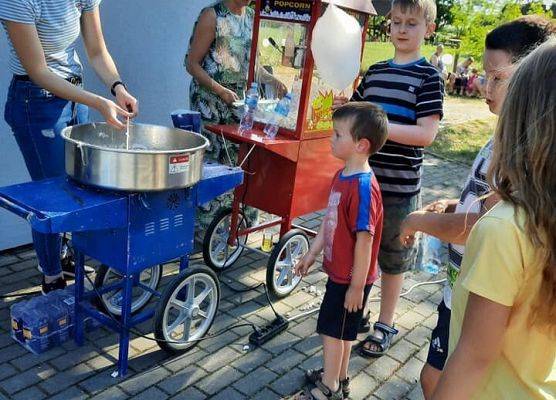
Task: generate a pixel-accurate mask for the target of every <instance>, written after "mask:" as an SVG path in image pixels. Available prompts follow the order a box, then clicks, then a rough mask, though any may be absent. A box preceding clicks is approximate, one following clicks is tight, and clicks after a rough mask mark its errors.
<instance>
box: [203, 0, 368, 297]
mask: <svg viewBox="0 0 556 400" xmlns="http://www.w3.org/2000/svg"><path fill="white" fill-rule="evenodd" d="M331 3H333V4H334V5H336V6H338V7H340V8H341V9H342V10H343V11H345V12H347V13H348V14H350V15H352V16H353V17H355V18H356V19H357V21H358V22H359V24H360V26H361V40H362V49H363V48H364V44H365V35H366V31H367V24H368V19H369V16H370V15H375V14H376V12H375V10H374V7H373V5H372V2H371V1H370V0H335V1H332V0H257V1H256V5H255V19H254V27H253V40H252V47H251V58H250V59H251V62H250V66H249V77H248V82H249V85H250V84H251V82H257V83H258V90H259V93H260V99H259V101H258V106H257V110H256V112H255V123H254V125H253V128H252V129H250V130H247V131H245V130H240V129H239V126H238V125H207V126H206V127H205V128H206V129H208V130H209V131H211V132H213V133H215V134H216V135H218V136H221V137H223V138H224V140H225V141H230V142H234V143H239V144H240V150H239V155H238V163H240V164H241V166H242V168H243V169H244V171H245V175H244V177H245V178H244V182H243V184H242V185H241V186H238V187H237V188H236V190H235V192H234V201H233V205H232V208H231V209H229V208H228V209H222V210H220V212H219V213H218V214H217V215H216V217H215V218H214V220H213V221H212V223H211V224H210V226H209V228H208V229H207V232H206V233H205V238H204V243H203V255H204V259H205V262H206V264H207V265H209V266H210V267H211V268H213V269H215V270H222V269H224V268H226V267H229V266H230V265H232V264H233V263H234V262H235V261H236V260H237V259H238V258H239V257H240V255H241V253H242V251H243V250H244V249H245V248H250V249H252V250H254V251H257V252H260V250H258V249H255V248H252V247H248V246H247V244H246V243H247V236H248V235H249V234H250V233H254V232H257V231H263V230H267V229H269V228H272V227H277V226H280V240H279V242H278V243H277V244H276V245H274V247H273V249H272V251H271V252H270V253H269V261H268V264H267V279H266V280H267V287H268V289H269V291H270V293H272V294H273V295H274V296H275V297H278V298H281V297H285V296H287V295H288V294H289V293H291V291H292V290H294V289H295V287H296V286H297V285H298V284H299V282H300V278H299V277H297V276H295V275H294V272H293V271H294V266H295V264H296V262H297V261H298V260H299V259H300V258H301V257H302V256H303V255H304V254H305V253H306V252H307V251H308V249H309V236H311V235H315V232H314V231H312V230H310V229H307V228H304V227H302V226H296V225H293V224H292V222H293V220H294V219H295V218H297V217H299V216H302V215H306V214H309V213H312V212H315V211H318V210H321V209H323V208H325V207H326V205H327V201H328V194H329V190H330V184H331V180H332V177H333V176H334V173H335V172H336V171H337V170H338V169H340V168H341V167H342V163H341V162H340V160H338V159H336V158H334V157H333V156H332V154H331V151H330V136H331V135H332V103H333V98H334V95H335V94H338V91H337V90H335V89H333V88H332V87H330V86H329V85H327V83H326V82H324V81H323V80H322V79H321V77H320V76H319V71H318V69H317V68H316V67H315V62H314V59H313V56H312V54H311V51H310V48H311V38H312V33H313V28H314V27H315V24H316V23H317V20H318V19H319V17H320V16H321V15H322V14H323V13H324V12H325V10H326V8H327V7H330V4H331ZM362 53H363V52H361V56H362ZM261 69H264V71H262V70H261ZM268 74H271V75H272V76H273V77H274V78H276V79H277V80H279V81H280V82H281V83H283V85H285V87H287V88H288V92H289V94H290V96H291V103H290V107H289V112H288V114H287V116H285V117H283V118H281V119H279V120H278V121H277V122H278V124H279V129H278V132H277V135H276V136H275V137H273V138H271V137H269V136H268V135H267V134H265V132H264V128H265V124H267V123H268V121H269V120H272V112H273V110H274V108H275V106H276V104H277V103H278V101H279V99H278V98H277V96H276V90H275V87H273V85H272V84H267V83H265V79H264V75H266V76H268ZM353 84H354V85H355V82H354V83H353ZM353 88H354V86H352V85H350V86H349V87H348V88H347V89H346V90H347V91H349V93H347V92H346V93H345V94H346V95H348V96H349V95H350V94H351V92H352V90H353ZM239 106H241V104H240V105H239ZM242 206H251V207H255V208H257V209H260V210H262V211H264V212H267V213H269V214H272V215H273V216H275V218H273V219H272V220H270V221H266V222H264V223H259V224H257V225H255V226H248V225H249V224H248V223H247V221H246V219H245V216H244V215H243V212H242ZM264 254H267V255H268V253H264Z"/></svg>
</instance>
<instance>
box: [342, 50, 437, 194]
mask: <svg viewBox="0 0 556 400" xmlns="http://www.w3.org/2000/svg"><path fill="white" fill-rule="evenodd" d="M443 98H444V83H443V81H442V78H441V76H440V74H439V73H438V70H437V69H436V68H435V67H434V66H433V65H432V64H430V63H429V62H427V61H426V60H425V58H422V59H420V60H418V61H415V62H412V63H409V64H403V65H400V64H394V63H393V62H392V61H391V60H390V61H383V62H379V63H377V64H374V65H372V66H371V67H370V68H369V70H368V71H367V73H366V74H365V76H364V77H363V79H362V80H361V83H360V84H359V86H358V87H357V89H356V91H355V92H354V93H353V96H352V100H353V101H370V102H373V103H376V104H379V105H380V106H382V108H383V109H384V111H386V113H387V114H388V121H389V122H392V123H395V124H401V125H416V124H417V119H419V118H424V117H428V116H430V115H435V114H436V115H440V118H442V102H443ZM369 163H370V164H371V167H372V168H373V171H374V173H375V175H376V177H377V180H378V182H379V183H380V188H381V190H382V194H383V195H384V196H397V197H411V196H414V195H416V194H418V193H419V192H420V190H421V170H422V165H423V147H420V146H409V145H405V144H401V143H396V142H394V141H391V140H388V141H387V142H386V144H385V145H384V147H383V148H382V149H381V150H380V151H379V152H378V153H376V154H374V155H373V156H371V157H370V158H369Z"/></svg>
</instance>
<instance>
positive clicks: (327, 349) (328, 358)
mask: <svg viewBox="0 0 556 400" xmlns="http://www.w3.org/2000/svg"><path fill="white" fill-rule="evenodd" d="M320 337H321V338H322V347H323V349H322V353H323V359H324V373H323V374H322V383H324V385H325V386H326V387H328V388H329V389H330V390H332V391H334V392H335V391H337V390H338V388H339V387H340V368H341V366H342V361H343V356H344V346H343V341H342V340H339V339H336V338H333V337H330V336H326V335H320ZM348 361H349V355H348ZM311 393H312V394H313V396H314V397H316V398H317V399H322V400H325V398H326V397H325V396H324V395H323V393H322V392H321V391H320V390H319V389H318V388H315V389H313V390H312V391H311Z"/></svg>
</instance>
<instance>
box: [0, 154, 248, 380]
mask: <svg viewBox="0 0 556 400" xmlns="http://www.w3.org/2000/svg"><path fill="white" fill-rule="evenodd" d="M242 180H243V172H242V170H241V169H240V168H230V167H226V166H223V165H220V164H204V165H203V173H202V179H201V180H200V181H199V182H198V183H197V184H195V185H193V186H191V187H188V188H185V189H177V190H166V191H161V192H148V193H123V192H114V191H107V190H100V189H95V188H92V187H87V186H82V185H80V184H78V183H76V182H74V181H73V180H71V179H69V178H67V177H60V178H53V179H46V180H43V181H38V182H28V183H23V184H19V185H13V186H8V187H3V188H0V206H1V207H3V208H5V209H7V210H9V211H11V212H13V213H15V214H17V215H19V216H20V217H22V218H25V219H26V220H27V221H28V222H29V224H30V225H31V227H32V228H33V229H35V230H37V231H39V232H44V233H63V232H71V233H72V243H73V249H74V251H75V262H76V278H75V283H76V288H75V297H76V302H75V341H76V343H77V344H78V345H82V344H83V342H84V329H83V321H84V319H85V318H86V317H87V316H91V317H93V318H95V319H96V320H98V321H99V322H100V323H102V324H103V325H104V326H107V327H109V328H111V329H112V330H114V331H115V332H117V333H118V334H119V345H120V347H119V356H118V371H117V372H118V376H124V375H125V374H126V371H127V364H128V348H129V336H130V329H132V328H133V327H134V326H136V325H137V324H140V323H141V322H144V321H146V320H148V319H150V318H153V317H155V319H154V321H155V324H154V325H155V327H154V333H155V338H156V339H157V340H158V343H159V345H160V346H161V347H162V348H164V349H166V350H170V351H185V350H188V349H189V348H191V347H192V346H194V345H195V343H197V340H198V339H200V338H202V337H203V336H204V335H205V334H206V333H207V332H208V330H209V329H210V327H211V325H212V322H213V320H214V317H215V314H216V311H217V308H218V302H219V294H220V289H219V284H218V278H217V277H216V275H215V274H214V272H212V271H211V270H210V269H208V268H205V267H196V268H188V260H189V254H190V253H191V251H192V250H193V238H194V235H193V233H194V218H195V212H196V208H197V206H199V205H200V204H203V203H206V202H208V201H210V200H211V199H213V198H215V197H217V196H219V195H220V194H222V193H224V192H226V191H229V190H231V189H233V188H235V187H236V186H238V185H240V184H241V183H242ZM85 257H90V258H93V259H95V260H98V261H99V262H101V263H102V264H103V265H105V266H109V269H108V268H107V267H105V274H108V273H110V274H112V276H113V278H114V279H109V280H107V281H104V282H103V283H104V284H102V285H98V282H97V286H99V287H96V288H94V289H93V290H86V288H85V276H84V268H83V265H84V258H85ZM174 259H180V273H179V274H178V275H177V276H175V277H174V278H173V279H172V281H171V282H170V283H169V284H168V285H167V286H166V288H165V290H164V291H163V292H162V293H161V292H159V291H158V290H157V289H156V286H157V285H156V284H155V285H152V284H146V283H145V282H144V281H143V279H142V278H141V276H142V273H144V272H145V271H150V275H151V276H158V278H160V272H161V271H159V270H160V268H161V267H160V265H161V264H163V263H166V262H169V261H171V260H174ZM105 276H106V275H105ZM148 282H151V281H149V280H148ZM156 283H158V281H157V282H156ZM134 290H135V291H139V292H144V293H147V295H146V299H147V300H146V301H144V297H141V296H142V295H140V294H139V295H138V294H137V293H134ZM114 293H116V294H117V296H115V295H114ZM107 294H111V296H110V301H112V303H110V302H107V301H106V299H105V301H104V309H103V310H102V311H100V310H99V309H98V307H95V306H94V301H95V300H96V299H98V297H99V296H106V295H107ZM151 296H156V297H159V298H160V300H159V301H158V303H157V306H156V308H155V309H148V308H146V309H145V310H142V311H140V310H139V309H140V308H141V307H142V306H143V305H145V304H146V303H147V302H148V299H149V298H150V297H151ZM103 298H104V297H103ZM139 298H141V299H143V300H141V302H139V303H138V300H137V299H139ZM114 299H116V300H114ZM143 302H144V303H143ZM132 303H133V305H134V308H132ZM110 305H112V306H114V307H113V309H112V310H111V309H110ZM114 309H115V311H117V312H113V311H114ZM134 311H137V312H135V313H133V312H134Z"/></svg>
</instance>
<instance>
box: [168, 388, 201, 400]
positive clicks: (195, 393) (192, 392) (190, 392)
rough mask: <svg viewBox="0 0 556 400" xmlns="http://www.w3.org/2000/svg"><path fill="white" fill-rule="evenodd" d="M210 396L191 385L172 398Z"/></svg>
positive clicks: (194, 399) (197, 399)
mask: <svg viewBox="0 0 556 400" xmlns="http://www.w3.org/2000/svg"><path fill="white" fill-rule="evenodd" d="M207 397H208V396H207V395H206V394H204V393H202V392H200V391H199V390H197V389H196V388H194V387H190V388H188V389H186V390H184V391H183V392H181V393H178V394H176V395H174V396H172V397H171V400H204V399H206V398H207Z"/></svg>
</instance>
